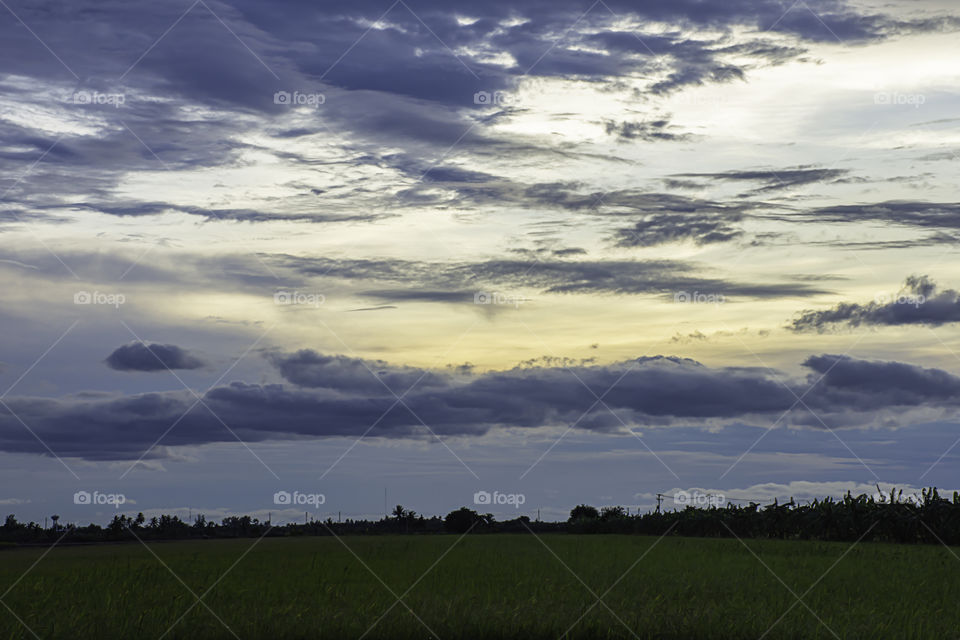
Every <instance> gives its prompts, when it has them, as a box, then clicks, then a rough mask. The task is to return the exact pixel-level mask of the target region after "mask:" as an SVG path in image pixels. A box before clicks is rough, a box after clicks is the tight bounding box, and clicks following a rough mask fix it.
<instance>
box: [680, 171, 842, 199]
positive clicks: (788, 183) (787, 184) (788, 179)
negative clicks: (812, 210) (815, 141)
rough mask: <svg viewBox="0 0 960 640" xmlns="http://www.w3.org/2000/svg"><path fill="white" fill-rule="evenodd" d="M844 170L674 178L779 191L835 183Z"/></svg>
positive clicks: (734, 173)
mask: <svg viewBox="0 0 960 640" xmlns="http://www.w3.org/2000/svg"><path fill="white" fill-rule="evenodd" d="M847 173H848V172H847V170H846V169H821V168H816V167H810V166H800V167H784V168H778V169H759V170H753V171H745V170H735V171H721V172H714V173H677V174H674V177H676V178H709V179H710V180H726V181H735V182H759V183H761V184H762V186H761V187H759V188H757V189H756V192H758V193H762V192H764V191H779V190H783V189H791V188H793V187H798V186H803V185H807V184H814V183H817V182H835V181H837V180H839V179H841V178H842V177H843V176H845V175H846V174H847Z"/></svg>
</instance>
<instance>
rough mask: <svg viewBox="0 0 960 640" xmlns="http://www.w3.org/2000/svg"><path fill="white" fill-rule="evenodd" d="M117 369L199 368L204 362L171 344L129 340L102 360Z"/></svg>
mask: <svg viewBox="0 0 960 640" xmlns="http://www.w3.org/2000/svg"><path fill="white" fill-rule="evenodd" d="M104 362H106V363H107V366H108V367H110V368H111V369H115V370H117V371H166V370H168V369H199V368H200V367H202V366H203V365H204V362H203V361H202V360H200V359H199V358H197V357H196V356H194V355H192V354H191V353H190V352H189V351H187V350H185V349H181V348H180V347H178V346H176V345H173V344H144V343H142V342H131V343H130V344H126V345H123V346H122V347H117V348H116V349H115V350H114V351H113V353H111V354H110V355H109V356H107V359H106V360H105V361H104Z"/></svg>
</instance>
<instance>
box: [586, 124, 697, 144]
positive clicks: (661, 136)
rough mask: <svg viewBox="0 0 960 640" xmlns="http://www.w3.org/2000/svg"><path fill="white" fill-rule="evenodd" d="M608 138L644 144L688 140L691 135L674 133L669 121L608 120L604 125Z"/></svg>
mask: <svg viewBox="0 0 960 640" xmlns="http://www.w3.org/2000/svg"><path fill="white" fill-rule="evenodd" d="M603 126H604V129H605V130H606V132H607V135H608V136H615V137H617V138H618V139H619V140H620V142H628V141H631V140H642V141H644V142H660V141H677V140H688V139H689V138H690V136H689V134H684V133H674V132H673V131H671V129H672V127H671V125H670V121H669V120H650V121H646V122H627V121H624V122H614V121H613V120H607V121H606V122H604V124H603Z"/></svg>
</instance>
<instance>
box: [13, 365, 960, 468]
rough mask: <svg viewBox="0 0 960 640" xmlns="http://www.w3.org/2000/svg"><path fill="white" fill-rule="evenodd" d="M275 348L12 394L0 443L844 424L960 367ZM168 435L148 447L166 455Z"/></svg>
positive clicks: (927, 387) (905, 409)
mask: <svg viewBox="0 0 960 640" xmlns="http://www.w3.org/2000/svg"><path fill="white" fill-rule="evenodd" d="M268 359H269V360H270V362H271V363H272V364H273V365H274V366H275V367H276V370H277V372H278V373H279V375H280V376H281V378H282V379H283V380H284V383H282V384H268V383H259V384H253V383H247V382H241V381H235V382H232V383H230V384H226V385H221V386H218V387H215V388H213V389H210V390H209V391H207V392H206V393H205V394H204V396H203V405H199V406H198V405H195V399H194V397H193V396H192V395H191V394H189V393H187V392H155V393H143V394H137V395H128V396H116V395H110V394H79V395H76V396H66V397H62V398H39V397H11V398H8V399H7V401H6V402H7V404H8V405H9V407H10V409H9V411H7V410H5V411H2V412H0V450H3V451H11V452H31V453H46V449H45V448H44V447H43V446H42V445H41V444H40V443H39V442H38V441H37V439H35V438H34V437H33V436H32V435H31V433H30V432H28V431H27V430H25V429H23V425H22V424H21V423H20V422H19V420H21V419H22V420H23V421H24V422H25V423H26V424H29V425H30V426H31V429H32V430H33V432H34V433H36V434H37V436H38V437H39V438H41V439H42V440H43V442H45V443H46V444H48V445H49V446H50V447H51V449H52V450H53V451H55V452H56V453H57V454H58V455H61V456H71V457H82V458H87V459H92V460H129V459H136V458H137V457H138V456H140V455H141V454H143V453H144V451H146V450H147V448H148V447H149V446H150V445H151V444H153V443H154V442H155V441H157V439H159V438H160V437H161V436H163V438H162V443H161V445H162V447H176V446H194V445H202V444H208V443H214V442H224V441H233V440H234V435H233V434H236V435H237V436H238V437H240V438H242V439H243V440H244V441H247V442H259V441H266V440H281V439H296V438H324V437H333V436H343V437H353V438H356V437H360V436H361V435H365V436H367V437H371V438H391V439H395V438H404V439H410V438H413V439H421V438H427V437H432V434H433V433H435V434H438V435H440V436H463V437H477V436H482V435H484V434H486V433H489V432H490V431H491V430H495V429H499V428H515V429H531V428H542V427H558V428H559V427H566V426H570V425H576V428H578V429H583V430H586V431H595V432H623V431H624V430H625V428H626V427H631V426H640V425H647V426H651V427H652V426H663V427H666V426H671V425H677V426H691V425H704V426H706V425H714V426H722V425H725V424H742V423H746V424H759V425H764V426H766V425H769V424H775V423H776V422H777V420H778V418H780V417H781V416H784V420H783V421H784V422H785V423H787V424H794V425H797V426H807V427H814V428H822V427H823V424H827V425H829V426H831V427H833V428H836V427H851V426H876V425H877V424H878V420H879V419H882V422H883V424H891V425H893V424H903V423H904V422H905V421H908V420H910V419H911V416H916V415H924V416H929V415H931V414H933V413H936V414H939V415H946V414H952V413H954V412H955V411H956V409H957V408H958V406H960V378H958V377H957V376H954V375H953V374H950V373H948V372H945V371H942V370H938V369H927V368H923V367H920V366H917V365H912V364H907V363H900V362H884V361H869V360H859V359H854V358H851V357H849V356H839V355H829V354H824V355H818V356H811V357H809V358H808V359H807V360H806V361H805V362H804V366H805V367H806V368H808V369H809V370H810V373H809V375H808V376H807V379H806V380H797V379H791V378H789V377H788V376H784V375H783V374H781V373H777V372H771V371H767V370H764V369H751V368H735V367H726V368H710V367H706V366H704V365H702V364H700V363H698V362H696V361H693V360H690V359H685V358H678V357H672V356H671V357H663V356H656V357H643V358H638V359H635V360H628V361H624V362H618V363H613V364H608V365H597V364H592V363H590V362H589V361H583V362H579V363H578V362H572V361H571V362H559V363H558V362H555V361H545V362H544V363H540V362H532V363H528V364H527V365H525V366H519V367H516V368H513V369H509V370H501V371H489V372H486V373H479V374H477V373H472V371H471V370H470V369H462V368H461V369H450V368H447V369H444V370H430V369H419V368H415V367H405V366H397V365H391V364H388V363H384V362H381V361H363V360H359V359H356V358H349V357H346V356H338V355H325V354H321V353H318V352H315V351H312V350H301V351H298V352H295V353H282V352H276V353H271V354H269V355H268ZM783 380H785V381H783ZM597 396H602V397H603V405H600V404H598V403H597V402H596V398H597ZM398 397H399V398H401V400H398ZM798 397H803V404H804V406H798V401H797V398H798ZM11 412H15V415H16V417H14V415H13V414H12V413H11ZM813 412H815V413H813ZM221 420H222V421H223V423H225V424H227V425H229V427H230V430H228V429H226V428H225V427H224V426H223V423H221ZM821 420H822V421H823V422H821ZM898 421H899V422H898ZM625 425H626V427H625ZM431 432H432V433H431ZM164 434H166V435H164ZM162 447H161V448H159V449H153V450H151V452H150V454H149V456H148V458H161V457H164V456H166V455H169V452H168V451H167V450H166V449H164V448H162Z"/></svg>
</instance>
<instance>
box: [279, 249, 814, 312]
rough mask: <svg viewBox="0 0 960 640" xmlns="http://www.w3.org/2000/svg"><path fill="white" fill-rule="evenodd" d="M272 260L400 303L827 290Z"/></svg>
mask: <svg viewBox="0 0 960 640" xmlns="http://www.w3.org/2000/svg"><path fill="white" fill-rule="evenodd" d="M270 260H271V264H276V265H277V267H279V268H284V269H288V270H292V271H295V272H297V273H299V274H300V275H301V276H304V277H309V276H323V277H327V278H343V279H347V280H358V281H364V282H377V281H379V282H383V283H385V284H386V283H395V286H394V287H392V288H385V287H381V288H377V289H373V288H370V289H366V290H365V294H366V295H369V296H371V297H374V298H378V299H382V300H388V301H399V300H420V301H425V302H473V297H474V295H475V294H476V292H477V291H499V292H504V291H505V290H516V289H524V288H532V289H536V290H538V291H540V292H541V293H545V294H546V293H614V294H625V295H626V294H662V295H669V296H670V297H671V298H672V296H673V295H674V294H675V293H676V292H678V291H699V292H702V293H713V294H718V295H723V296H728V297H731V298H736V297H743V298H778V297H792V296H804V297H805V296H810V295H817V294H821V293H824V292H825V291H824V290H823V289H820V288H818V287H813V286H811V285H810V284H807V283H804V282H772V283H763V282H740V281H736V280H726V279H723V278H718V277H708V276H701V275H699V273H698V272H699V271H700V266H699V265H696V264H693V263H688V262H683V261H679V260H556V259H536V258H535V259H532V260H489V261H486V262H461V263H456V262H453V263H431V262H417V261H410V260H387V259H381V260H363V259H355V260H349V259H343V260H334V259H330V258H302V257H297V256H273V257H271V258H270Z"/></svg>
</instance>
